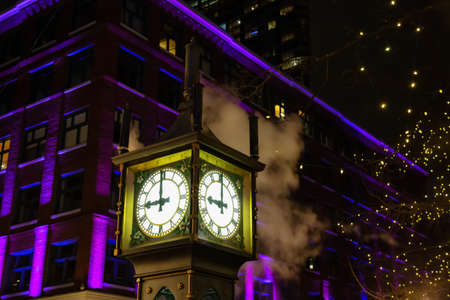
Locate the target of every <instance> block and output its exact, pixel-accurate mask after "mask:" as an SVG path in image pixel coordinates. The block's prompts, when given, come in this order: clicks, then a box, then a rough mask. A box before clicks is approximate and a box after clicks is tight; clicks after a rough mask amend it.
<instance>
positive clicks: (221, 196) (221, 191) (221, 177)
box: [220, 173, 224, 215]
mask: <svg viewBox="0 0 450 300" xmlns="http://www.w3.org/2000/svg"><path fill="white" fill-rule="evenodd" d="M220 203H221V206H220V213H221V214H222V215H223V205H224V203H223V174H222V173H220Z"/></svg>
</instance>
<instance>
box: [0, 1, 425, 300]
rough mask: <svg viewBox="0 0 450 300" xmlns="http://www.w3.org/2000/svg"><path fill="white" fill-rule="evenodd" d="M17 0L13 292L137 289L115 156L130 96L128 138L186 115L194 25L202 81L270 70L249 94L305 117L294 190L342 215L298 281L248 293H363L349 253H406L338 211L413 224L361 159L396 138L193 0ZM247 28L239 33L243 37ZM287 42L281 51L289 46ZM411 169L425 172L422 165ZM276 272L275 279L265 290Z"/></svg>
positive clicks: (5, 122)
mask: <svg viewBox="0 0 450 300" xmlns="http://www.w3.org/2000/svg"><path fill="white" fill-rule="evenodd" d="M6 2H8V1H1V3H2V5H1V6H0V7H2V8H3V9H4V10H3V11H2V12H1V13H0V45H1V47H0V137H1V138H0V146H1V147H0V149H1V152H0V154H1V162H2V164H1V171H0V190H1V210H0V281H1V292H0V294H1V295H2V296H1V298H2V299H8V298H11V299H14V298H27V297H49V296H54V295H55V296H57V297H60V298H61V299H63V298H64V299H70V298H73V299H79V298H82V297H84V299H98V298H102V297H105V294H108V297H111V298H112V299H131V298H133V297H135V292H136V289H135V282H134V279H133V267H132V266H131V265H130V264H129V263H128V262H127V261H125V260H123V259H120V258H118V257H114V256H113V249H114V247H115V239H114V237H115V235H114V231H115V208H116V207H115V205H116V201H117V195H118V188H117V184H118V178H119V175H120V173H119V171H118V170H117V169H116V168H115V167H113V165H112V163H111V157H112V156H114V155H116V154H117V144H118V142H119V136H120V128H121V127H122V120H123V118H122V115H123V111H124V108H125V107H128V109H129V110H130V111H131V116H132V117H131V120H130V128H131V130H130V137H129V142H128V144H129V145H128V146H129V148H130V149H134V148H136V147H139V145H140V144H145V145H147V144H150V143H152V142H154V141H156V140H157V139H158V138H159V137H160V136H161V135H162V134H164V132H165V131H166V130H167V128H169V126H170V125H171V123H172V122H173V120H174V119H175V118H176V116H177V115H178V112H177V110H176V109H177V106H178V103H179V101H180V99H181V97H182V81H183V79H182V78H183V74H184V63H183V60H184V45H185V44H186V43H187V41H189V40H190V38H191V37H193V36H196V37H197V38H198V39H199V41H200V44H201V45H202V48H203V50H202V56H201V69H202V79H201V82H202V84H204V85H205V86H211V87H219V88H221V89H225V90H226V89H228V88H230V89H231V87H236V86H238V87H239V86H240V84H242V83H241V80H240V77H239V72H237V71H236V70H238V69H245V70H246V72H250V73H251V74H252V75H253V77H256V78H261V79H264V78H268V79H267V83H266V84H265V85H264V87H263V88H262V89H261V90H258V93H256V96H254V97H251V98H249V99H246V100H245V101H242V102H241V106H242V107H245V108H246V109H247V110H249V111H252V112H255V111H257V112H259V113H261V114H262V115H263V116H265V117H267V118H272V119H274V120H276V121H278V122H282V121H283V119H284V118H285V117H286V115H287V113H289V112H295V113H296V114H297V115H298V116H299V117H301V118H302V119H303V120H304V123H305V128H304V134H303V135H304V138H305V142H306V151H305V154H304V155H303V157H302V161H301V162H299V173H300V175H301V180H302V189H301V190H300V191H299V192H298V195H297V196H296V197H295V201H298V202H299V203H300V204H304V205H309V206H311V207H313V208H314V209H315V210H318V211H325V212H327V213H328V214H329V215H324V218H326V219H327V220H328V221H329V222H330V224H331V225H330V229H329V230H327V231H326V232H324V233H323V236H324V237H325V241H326V242H325V243H326V246H324V247H323V251H322V252H323V253H322V254H321V255H320V256H318V257H317V258H311V259H310V260H308V263H307V268H306V269H305V271H304V274H301V277H302V278H303V280H302V281H301V283H297V282H292V283H277V284H275V283H274V282H272V281H273V280H274V279H273V278H272V281H271V280H266V281H264V284H261V282H260V281H258V280H256V279H255V280H254V286H253V288H252V289H251V291H252V295H247V294H246V295H245V299H276V298H277V297H278V299H280V297H281V299H297V298H299V297H303V298H305V299H308V298H311V299H314V297H322V298H324V299H365V298H364V297H366V296H365V294H364V293H363V292H361V288H360V287H359V286H358V285H357V284H356V283H355V281H354V280H353V277H352V276H351V274H350V273H349V270H348V268H346V267H345V258H346V257H352V259H354V260H355V261H359V262H361V264H364V263H365V261H366V259H365V257H367V254H368V253H369V254H372V255H376V256H378V257H380V259H381V257H383V259H384V260H385V261H386V263H385V264H386V266H385V269H387V270H388V269H389V266H390V265H392V264H396V263H402V262H398V261H396V260H395V259H393V256H392V254H393V251H394V249H391V248H392V247H388V246H381V245H380V244H378V243H379V241H373V244H370V245H366V244H365V243H364V241H362V240H359V239H358V236H354V237H349V236H346V235H343V234H340V233H339V225H338V223H339V218H340V217H341V215H343V216H342V217H344V215H345V216H347V217H348V216H351V217H353V218H354V220H355V223H356V222H358V224H361V226H362V224H364V228H366V229H364V230H366V231H368V232H388V233H389V234H390V235H393V236H395V238H397V239H399V240H401V239H402V236H404V235H408V234H409V233H410V231H409V229H407V228H406V227H404V226H401V227H400V225H398V224H395V222H394V223H393V222H392V220H389V219H387V218H386V217H385V216H383V215H381V214H380V213H378V212H376V211H374V210H373V209H371V208H370V207H371V205H373V204H374V203H376V202H377V197H378V196H377V195H379V194H382V195H385V194H388V195H389V196H390V197H392V198H394V195H395V197H399V196H397V195H396V191H395V190H393V188H392V187H387V186H384V185H382V184H381V183H379V182H377V181H376V180H375V179H373V177H371V176H370V173H369V172H368V171H366V170H362V169H361V168H359V167H358V166H356V165H354V164H353V161H352V159H353V154H354V153H359V152H364V151H375V152H378V153H380V155H384V154H383V153H385V152H387V153H392V152H393V150H392V149H391V148H390V147H389V146H387V145H385V144H383V143H382V142H381V141H379V140H377V139H376V138H375V137H373V136H371V135H370V134H369V133H367V132H365V131H364V130H362V129H361V128H359V127H358V126H357V125H355V124H354V123H352V122H351V121H349V120H347V119H346V118H345V117H344V116H342V115H341V114H340V113H339V112H337V111H335V110H334V109H332V108H331V107H329V106H328V105H327V104H326V103H324V102H323V101H321V100H320V99H318V98H314V97H313V96H312V95H311V93H310V92H309V91H307V90H306V89H305V88H303V87H302V86H301V85H299V84H298V83H296V82H295V81H294V80H292V79H291V78H289V77H286V76H285V75H283V74H282V73H281V72H279V71H278V70H277V69H275V68H274V67H272V66H271V65H270V64H269V63H267V62H265V61H264V60H262V59H260V58H259V57H257V56H256V55H254V54H253V53H252V52H250V51H249V50H247V49H246V48H245V47H243V46H242V45H241V44H240V43H239V42H237V41H236V40H233V39H232V38H231V37H230V36H229V35H228V34H227V33H226V32H225V31H224V30H222V29H220V28H219V27H218V26H215V25H213V24H212V23H211V22H210V21H208V20H207V19H205V18H204V17H202V16H201V15H199V14H198V13H197V12H195V11H194V10H192V9H190V8H189V7H188V6H187V5H186V4H185V3H183V2H180V1H178V0H161V1H156V0H155V1H144V0H142V1H141V0H123V1H107V0H60V1H55V0H24V1H13V2H11V1H9V2H8V3H7V4H4V3H6ZM268 2H269V3H268V4H267V5H280V7H281V4H280V3H281V2H280V3H278V2H276V1H275V2H273V1H272V2H271V1H268ZM283 7H284V6H283ZM281 9H283V8H280V18H281V17H283V16H284V15H283V14H281ZM251 11H253V10H252V9H251V7H250V10H249V12H248V17H249V18H250V15H251ZM289 13H290V12H286V14H289ZM277 20H278V19H277ZM275 24H277V25H276V26H279V25H278V24H281V23H278V21H276V23H275ZM227 26H231V25H228V23H227ZM264 26H266V25H264ZM267 26H269V25H268V24H267ZM280 27H281V25H280ZM277 28H278V27H277ZM227 30H228V28H227ZM267 30H269V29H267ZM228 31H229V30H228ZM247 31H248V30H247V29H242V32H240V33H239V35H237V34H236V35H235V36H236V37H238V38H240V39H241V41H243V40H244V39H245V36H246V32H247ZM280 32H281V31H280ZM258 34H259V33H258ZM293 42H295V43H297V40H296V38H295V36H294V38H293ZM300 43H301V42H300ZM299 49H300V48H299ZM277 51H278V50H277ZM277 53H278V54H277V57H279V58H281V56H282V51H280V52H277ZM299 53H300V52H299ZM294 55H297V54H294ZM263 56H265V55H263ZM272 56H273V55H272ZM280 61H281V60H280ZM280 61H279V62H280ZM283 61H284V60H283ZM279 62H277V61H275V60H274V63H276V64H278V63H279ZM402 159H404V158H402V157H401V156H400V155H399V160H402ZM341 170H344V171H343V174H345V175H342V174H341ZM413 171H414V172H416V173H417V174H422V173H424V171H423V170H421V169H420V168H419V167H415V170H413ZM393 201H395V199H394V200H393ZM397 227H398V228H397ZM421 238H422V237H421V236H420V235H417V239H419V240H420V239H421ZM382 247H385V248H386V249H385V250H383V251H381V250H380V249H381V248H382ZM383 249H384V248H383ZM403 263H404V262H403ZM368 266H369V267H371V266H372V264H368ZM375 267H376V266H375ZM374 272H375V271H374ZM376 272H385V271H383V270H381V271H380V270H378V271H376ZM299 275H300V274H299ZM269 282H270V286H271V287H272V288H269V291H268V292H258V290H265V289H268V287H267V286H265V284H266V283H267V284H269ZM275 285H276V286H277V289H278V292H276V293H279V295H278V294H277V295H276V293H275V292H273V291H274V290H275V289H273V286H275ZM248 291H250V290H248ZM248 291H246V293H248ZM253 292H254V294H253ZM280 295H295V296H289V297H288V296H284V298H283V296H280ZM303 298H302V299H303ZM55 299H58V298H55Z"/></svg>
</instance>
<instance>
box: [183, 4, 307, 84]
mask: <svg viewBox="0 0 450 300" xmlns="http://www.w3.org/2000/svg"><path fill="white" fill-rule="evenodd" d="M188 3H189V5H191V7H193V8H194V9H196V10H198V11H200V12H202V13H203V14H204V15H205V16H207V17H208V18H209V19H210V20H212V21H213V22H214V23H216V24H217V25H219V26H220V27H221V28H222V29H224V30H225V31H227V32H228V33H229V34H230V35H231V36H232V37H233V38H234V39H236V40H237V41H240V42H241V43H242V44H243V45H245V46H246V47H248V48H249V49H250V50H252V51H253V52H255V53H257V54H258V55H259V56H261V57H262V58H264V59H265V60H266V61H268V62H269V63H270V64H272V65H274V66H277V67H278V68H280V69H281V70H282V71H284V72H287V73H288V74H289V75H291V76H292V77H293V78H295V79H296V80H298V81H300V82H301V83H302V84H309V76H308V58H309V57H310V56H311V46H310V20H309V16H310V7H309V1H308V0H302V1H291V0H257V1H253V0H252V1H247V0H246V1H236V0H193V1H188Z"/></svg>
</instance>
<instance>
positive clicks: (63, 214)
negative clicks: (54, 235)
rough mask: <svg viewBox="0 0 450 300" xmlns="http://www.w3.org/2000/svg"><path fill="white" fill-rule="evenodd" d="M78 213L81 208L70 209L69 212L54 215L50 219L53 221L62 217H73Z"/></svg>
mask: <svg viewBox="0 0 450 300" xmlns="http://www.w3.org/2000/svg"><path fill="white" fill-rule="evenodd" d="M79 212H81V208H77V209H72V210H69V211H65V212H62V213H57V214H54V215H52V216H51V217H50V219H52V220H54V219H58V218H62V217H65V216H70V215H74V214H77V213H79Z"/></svg>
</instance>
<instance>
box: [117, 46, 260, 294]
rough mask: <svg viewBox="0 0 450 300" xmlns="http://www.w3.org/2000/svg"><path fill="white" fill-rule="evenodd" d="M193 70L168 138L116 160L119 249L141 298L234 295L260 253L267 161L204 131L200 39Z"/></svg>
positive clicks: (190, 61)
mask: <svg viewBox="0 0 450 300" xmlns="http://www.w3.org/2000/svg"><path fill="white" fill-rule="evenodd" d="M186 70H187V72H186V78H185V101H184V102H183V103H182V104H181V105H180V112H181V113H180V116H179V118H178V119H177V120H176V121H175V124H174V125H173V126H172V127H171V129H170V130H169V131H168V132H167V133H166V135H165V138H164V139H163V140H161V141H159V142H157V143H155V144H152V145H150V146H147V147H144V148H142V149H140V150H136V151H133V152H129V153H125V154H122V155H119V156H116V157H114V158H113V162H114V163H115V164H118V165H120V167H121V170H122V173H121V174H122V180H121V185H122V193H121V195H122V196H123V201H121V200H119V202H120V203H118V207H119V211H118V228H117V232H116V234H117V249H116V250H117V251H116V253H117V254H118V255H122V256H124V257H126V258H128V259H129V260H130V261H131V262H132V263H133V264H134V267H135V271H136V278H137V282H138V299H152V300H153V299H167V300H171V299H177V300H178V299H205V300H209V299H221V300H230V299H233V298H234V281H235V279H236V278H237V271H238V269H239V267H240V266H241V265H242V264H243V263H244V262H245V261H248V260H251V259H254V257H255V246H254V241H255V220H256V215H255V188H254V186H255V185H254V181H255V177H256V172H258V171H261V170H263V168H264V165H263V164H261V163H259V162H258V161H257V156H256V155H253V157H249V156H247V155H245V154H243V153H241V152H238V151H236V150H234V149H232V148H230V147H228V146H226V145H224V144H222V143H221V142H220V141H219V140H218V139H217V138H216V137H215V136H214V135H213V134H212V133H211V131H209V130H208V129H202V128H201V89H200V85H199V80H198V51H197V50H196V46H195V43H190V44H189V45H188V46H187V57H186ZM253 122H254V119H253ZM251 127H255V126H251ZM253 136H254V135H253ZM251 144H253V147H255V143H254V141H253V143H251ZM122 202H123V203H122Z"/></svg>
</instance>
